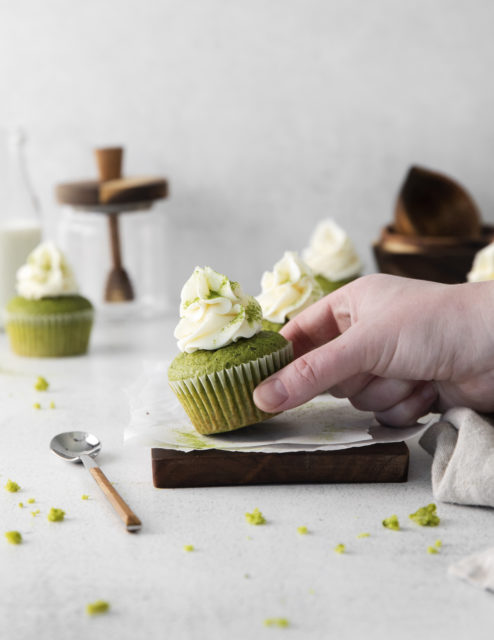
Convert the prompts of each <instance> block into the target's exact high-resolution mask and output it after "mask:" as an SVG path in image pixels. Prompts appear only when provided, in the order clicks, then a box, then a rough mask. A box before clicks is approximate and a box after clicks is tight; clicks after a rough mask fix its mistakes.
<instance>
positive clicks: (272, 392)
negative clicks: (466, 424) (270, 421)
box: [254, 274, 494, 426]
mask: <svg viewBox="0 0 494 640" xmlns="http://www.w3.org/2000/svg"><path fill="white" fill-rule="evenodd" d="M281 333H282V334H283V335H284V336H285V338H287V339H288V340H291V341H292V342H293V347H294V352H295V360H294V361H293V362H292V363H290V364H288V365H287V366H286V367H284V368H283V369H281V370H280V371H278V372H277V373H275V374H274V375H272V376H271V377H270V378H268V379H267V380H265V381H263V382H262V383H261V384H260V385H259V386H258V387H257V388H256V389H255V391H254V401H255V403H256V405H257V406H258V407H259V408H260V409H263V410H264V411H270V412H276V411H284V410H286V409H291V408H293V407H296V406H298V405H300V404H302V403H304V402H306V401H307V400H310V399H311V398H313V397H314V396H316V395H317V394H319V393H321V392H323V391H326V390H328V391H329V392H330V393H332V394H333V395H334V396H336V397H347V398H349V400H350V402H351V403H352V404H353V405H354V406H355V407H356V408H357V409H361V410H365V411H373V412H375V414H376V417H377V418H378V420H380V421H381V422H383V423H385V424H389V425H393V426H405V425H408V424H412V423H413V422H415V421H416V420H417V419H418V418H419V417H421V416H423V415H425V414H426V413H428V412H429V411H430V410H432V409H434V410H437V411H444V410H446V409H447V408H449V407H452V406H467V407H470V408H472V409H476V410H478V411H484V412H489V411H494V282H479V283H468V284H460V285H445V284H438V283H433V282H425V281H421V280H411V279H408V278H398V277H396V276H388V275H383V274H375V275H370V276H364V277H362V278H359V279H358V280H355V281H354V282H351V283H350V284H348V285H346V286H345V287H342V288H341V289H337V290H336V291H335V292H333V293H331V294H330V295H328V296H326V297H325V298H322V299H321V300H319V302H316V303H315V304H313V305H312V306H310V307H309V308H308V309H306V310H305V311H303V312H302V313H300V314H299V315H298V316H296V317H295V318H294V319H293V320H291V321H290V322H289V323H288V324H287V325H285V327H283V329H282V331H281Z"/></svg>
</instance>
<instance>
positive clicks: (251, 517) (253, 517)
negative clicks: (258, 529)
mask: <svg viewBox="0 0 494 640" xmlns="http://www.w3.org/2000/svg"><path fill="white" fill-rule="evenodd" d="M245 519H246V520H247V522H248V523H249V524H253V525H259V524H266V518H265V517H264V516H263V515H262V513H261V512H260V511H259V509H258V508H257V507H256V508H255V509H254V511H253V512H252V513H246V514H245Z"/></svg>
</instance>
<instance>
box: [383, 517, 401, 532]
mask: <svg viewBox="0 0 494 640" xmlns="http://www.w3.org/2000/svg"><path fill="white" fill-rule="evenodd" d="M383 527H386V529H391V530H392V531H399V530H400V522H399V520H398V516H397V515H396V514H393V515H392V516H389V518H384V520H383Z"/></svg>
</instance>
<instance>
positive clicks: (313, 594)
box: [309, 587, 316, 596]
mask: <svg viewBox="0 0 494 640" xmlns="http://www.w3.org/2000/svg"><path fill="white" fill-rule="evenodd" d="M309 593H310V595H311V596H315V595H316V592H315V591H314V589H313V588H312V587H311V588H310V589H309Z"/></svg>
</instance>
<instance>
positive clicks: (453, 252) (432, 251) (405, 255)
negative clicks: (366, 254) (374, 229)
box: [372, 225, 494, 284]
mask: <svg viewBox="0 0 494 640" xmlns="http://www.w3.org/2000/svg"><path fill="white" fill-rule="evenodd" d="M492 241H494V227H493V226H487V225H485V226H483V227H481V230H480V234H479V236H478V237H475V238H472V237H469V238H461V237H458V236H409V235H404V234H401V233H397V232H396V231H395V229H394V227H393V225H389V226H386V227H384V228H383V229H382V231H381V235H380V237H379V239H378V240H377V242H375V243H374V244H373V247H372V248H373V251H374V257H375V259H376V263H377V266H378V269H379V271H381V273H389V274H392V275H395V276H404V277H407V278H418V279H420V280H432V281H434V282H444V283H446V284H458V283H460V282H466V279H467V273H468V272H469V271H470V269H471V268H472V263H473V259H474V257H475V254H476V253H477V251H480V249H483V247H485V246H486V245H488V244H489V243H491V242H492Z"/></svg>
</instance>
